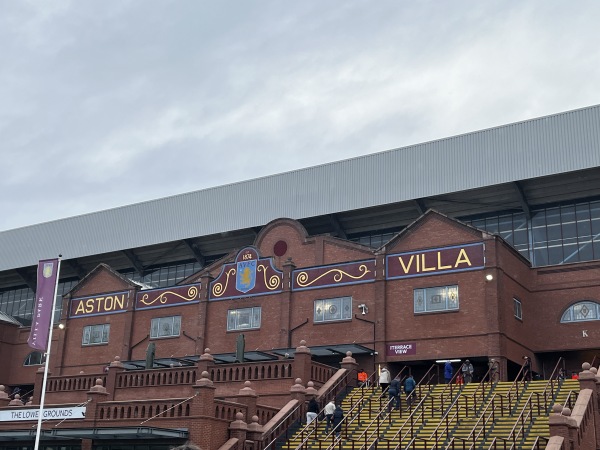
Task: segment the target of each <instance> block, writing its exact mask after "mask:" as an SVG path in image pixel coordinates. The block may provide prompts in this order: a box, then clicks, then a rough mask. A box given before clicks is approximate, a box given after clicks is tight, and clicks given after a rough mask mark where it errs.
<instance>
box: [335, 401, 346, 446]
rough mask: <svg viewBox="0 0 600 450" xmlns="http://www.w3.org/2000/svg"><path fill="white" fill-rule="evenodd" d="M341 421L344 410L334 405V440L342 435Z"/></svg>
mask: <svg viewBox="0 0 600 450" xmlns="http://www.w3.org/2000/svg"><path fill="white" fill-rule="evenodd" d="M342 420H344V410H343V409H342V407H341V406H340V405H335V412H334V413H333V431H335V437H336V438H339V437H340V436H341V435H342Z"/></svg>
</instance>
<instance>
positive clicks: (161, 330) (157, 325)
mask: <svg viewBox="0 0 600 450" xmlns="http://www.w3.org/2000/svg"><path fill="white" fill-rule="evenodd" d="M180 330H181V316H171V317H157V318H155V319H152V322H151V324H150V337H151V338H162V337H171V336H179V332H180Z"/></svg>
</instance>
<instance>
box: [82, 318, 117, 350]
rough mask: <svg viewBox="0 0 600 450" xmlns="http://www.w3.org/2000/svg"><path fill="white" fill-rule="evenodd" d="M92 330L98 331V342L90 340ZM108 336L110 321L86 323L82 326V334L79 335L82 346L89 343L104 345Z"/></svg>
mask: <svg viewBox="0 0 600 450" xmlns="http://www.w3.org/2000/svg"><path fill="white" fill-rule="evenodd" d="M94 332H98V333H100V342H92V336H93V333H94ZM109 337H110V323H103V324H100V325H87V326H85V327H83V336H82V337H81V345H83V346H84V347H87V346H90V345H104V344H108V340H109Z"/></svg>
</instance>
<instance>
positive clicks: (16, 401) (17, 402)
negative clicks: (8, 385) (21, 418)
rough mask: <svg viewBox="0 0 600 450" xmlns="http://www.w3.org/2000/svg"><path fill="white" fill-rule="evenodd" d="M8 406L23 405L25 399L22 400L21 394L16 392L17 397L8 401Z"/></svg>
mask: <svg viewBox="0 0 600 450" xmlns="http://www.w3.org/2000/svg"><path fill="white" fill-rule="evenodd" d="M8 406H23V400H21V396H20V395H19V394H15V398H13V399H12V400H11V401H10V402H8Z"/></svg>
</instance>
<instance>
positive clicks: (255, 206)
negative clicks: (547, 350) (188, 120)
mask: <svg viewBox="0 0 600 450" xmlns="http://www.w3.org/2000/svg"><path fill="white" fill-rule="evenodd" d="M599 144H600V105H596V106H591V107H587V108H582V109H578V110H573V111H568V112H563V113H560V114H555V115H550V116H546V117H541V118H536V119H532V120H526V121H522V122H518V123H513V124H509V125H504V126H499V127H495V128H490V129H486V130H482V131H477V132H472V133H467V134H463V135H459V136H454V137H449V138H445V139H440V140H436V141H432V142H427V143H422V144H418V145H412V146H408V147H403V148H398V149H394V150H388V151H384V152H381V153H376V154H371V155H366V156H361V157H357V158H353V159H347V160H343V161H338V162H334V163H330V164H324V165H320V166H316V167H310V168H306V169H301V170H296V171H292V172H287V173H282V174H278V175H272V176H267V177H263V178H258V179H253V180H249V181H244V182H240V183H235V184H229V185H225V186H219V187H214V188H210V189H203V190H199V191H194V192H189V193H185V194H180V195H176V196H172V197H167V198H161V199H157V200H152V201H147V202H143V203H138V204H133V205H128V206H124V207H119V208H114V209H109V210H105V211H99V212H94V213H90V214H85V215H81V216H76V217H69V218H65V219H61V220H56V221H52V222H47V223H41V224H37V225H31V226H27V227H22V228H17V229H13V230H7V231H3V232H0V248H1V249H2V258H0V273H1V274H2V275H1V277H0V278H1V281H0V288H1V287H3V286H10V285H16V284H18V283H19V282H20V283H22V282H23V279H27V278H28V277H29V278H31V277H34V274H35V272H34V270H35V265H36V264H37V261H38V260H40V259H44V258H53V257H56V256H57V255H59V254H62V255H63V258H64V260H66V261H67V262H69V261H70V264H67V267H64V266H63V274H65V273H66V274H67V275H68V271H69V270H70V271H71V272H72V273H73V274H77V273H79V274H81V273H85V271H89V270H91V269H92V268H93V267H95V265H97V263H98V262H105V263H107V264H109V265H111V266H112V267H115V268H116V269H119V268H120V267H125V266H128V267H131V266H134V267H138V266H145V265H148V264H151V263H152V262H154V261H162V262H164V261H169V260H171V261H177V260H183V259H185V258H188V259H197V260H198V261H203V259H204V258H205V257H207V256H210V255H220V254H223V253H226V252H227V251H229V250H231V249H232V248H235V247H240V246H244V245H248V244H249V243H252V242H253V240H254V237H255V236H256V233H257V231H258V230H259V229H260V227H261V226H263V225H265V224H266V223H268V222H269V221H271V220H273V219H276V218H280V217H289V218H293V219H299V220H301V222H302V223H303V225H304V226H305V227H306V228H307V229H308V231H309V232H310V233H311V234H321V233H330V234H335V235H338V236H341V237H344V238H346V237H348V236H351V235H358V234H360V233H365V232H368V231H372V230H388V229H396V230H397V229H399V228H400V227H402V226H405V225H407V224H408V223H410V222H412V221H413V220H414V219H415V218H416V217H418V216H419V215H420V214H422V213H423V212H425V210H427V209H429V208H434V209H436V210H438V211H440V212H442V213H444V214H447V215H449V216H452V217H466V216H472V215H477V214H484V213H487V212H492V211H503V210H525V211H528V210H529V209H530V208H533V207H535V206H536V205H545V204H550V203H556V202H561V201H572V200H573V199H578V198H591V197H600V148H599ZM69 267H70V268H69ZM23 268H27V270H23ZM65 269H67V272H65Z"/></svg>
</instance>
